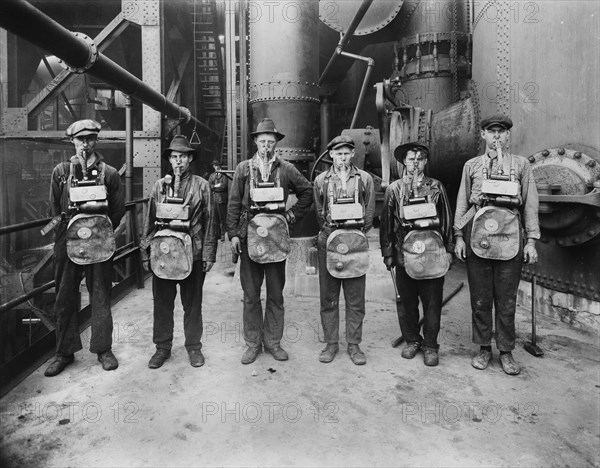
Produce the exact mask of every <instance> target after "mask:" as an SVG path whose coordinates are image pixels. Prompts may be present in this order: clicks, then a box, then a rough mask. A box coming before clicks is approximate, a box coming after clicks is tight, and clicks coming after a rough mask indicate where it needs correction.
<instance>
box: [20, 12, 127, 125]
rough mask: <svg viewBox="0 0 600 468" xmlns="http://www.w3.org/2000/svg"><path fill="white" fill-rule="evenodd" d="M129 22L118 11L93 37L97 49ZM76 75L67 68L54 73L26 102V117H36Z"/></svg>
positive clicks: (103, 46)
mask: <svg viewBox="0 0 600 468" xmlns="http://www.w3.org/2000/svg"><path fill="white" fill-rule="evenodd" d="M130 24H131V23H130V22H129V21H127V20H125V19H124V18H123V14H122V13H119V14H118V15H117V16H116V17H115V18H114V19H113V20H112V21H111V22H110V23H108V25H107V26H106V27H105V28H104V29H103V30H102V31H101V32H100V33H99V34H98V35H97V36H96V38H95V39H94V43H95V44H96V45H97V47H98V51H103V50H104V49H106V48H107V47H108V46H109V45H110V44H111V43H112V42H113V41H114V40H115V39H117V38H118V37H119V35H120V34H121V33H122V32H123V31H124V30H125V29H126V28H127V26H129V25H130ZM77 76H78V75H77V74H76V73H71V72H70V71H68V70H62V71H61V72H60V73H59V74H58V75H56V77H55V78H54V79H53V80H52V81H51V82H50V83H48V84H47V85H46V86H45V87H44V89H42V90H41V91H40V92H39V93H38V94H37V95H36V96H34V97H33V98H32V99H31V100H30V101H29V102H28V103H27V106H25V109H26V110H27V115H28V117H29V118H33V117H36V116H37V115H38V114H39V113H40V112H42V111H43V110H44V109H45V108H46V106H48V104H50V102H51V101H52V100H54V99H56V96H57V95H58V94H59V93H62V92H64V90H65V89H66V88H67V87H68V86H69V85H70V84H71V83H72V82H73V80H74V79H75V78H76V77H77Z"/></svg>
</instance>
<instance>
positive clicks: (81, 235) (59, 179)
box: [45, 119, 125, 377]
mask: <svg viewBox="0 0 600 468" xmlns="http://www.w3.org/2000/svg"><path fill="white" fill-rule="evenodd" d="M100 128H101V127H100V124H99V123H98V122H96V121H95V120H91V119H85V120H78V121H77V122H74V123H73V124H72V125H71V126H69V128H67V131H66V134H67V136H68V137H69V138H70V139H71V142H72V143H73V145H74V146H75V155H74V156H72V157H71V160H70V161H69V162H62V163H60V164H58V165H57V166H56V167H55V168H54V170H53V172H52V181H51V187H50V215H51V216H52V217H53V222H52V223H54V224H53V226H54V229H55V234H54V236H55V237H54V279H55V281H56V286H55V290H56V301H55V303H54V325H55V327H56V330H55V331H56V356H55V358H54V359H53V361H52V362H51V363H50V365H49V366H48V368H47V369H46V371H45V375H46V376H48V377H52V376H55V375H58V374H60V373H61V372H62V371H63V370H64V369H65V368H66V367H67V366H68V365H69V364H71V363H72V362H73V361H74V354H75V352H77V351H79V350H80V349H82V345H81V339H80V334H79V323H78V313H79V300H78V298H79V284H80V283H81V279H82V277H83V275H85V280H86V285H87V289H88V291H89V294H90V305H91V309H92V317H91V330H92V332H91V339H90V352H92V353H95V354H97V355H98V360H99V361H100V363H101V364H102V368H103V369H104V370H107V371H108V370H114V369H116V368H117V367H118V361H117V359H116V357H115V356H114V354H113V353H112V350H111V348H112V332H113V321H112V314H111V308H110V302H111V288H112V258H111V257H112V253H113V252H114V250H113V251H112V252H111V251H109V252H108V254H107V257H110V258H102V261H98V262H95V261H94V260H93V259H92V260H89V261H82V262H80V261H79V260H80V259H78V258H77V256H76V253H75V254H74V255H72V250H71V248H70V246H72V245H73V242H78V243H79V244H78V245H79V246H80V247H79V249H78V250H80V251H81V252H84V251H86V250H88V249H87V248H86V246H85V244H86V240H89V242H88V246H90V245H92V242H93V241H99V242H100V243H106V244H111V243H112V245H114V233H113V232H114V229H115V228H116V227H117V226H118V225H119V223H120V222H121V218H122V217H123V215H124V214H125V200H124V192H123V188H122V186H121V180H120V177H119V173H118V172H117V170H116V169H115V168H114V167H112V166H110V165H108V164H106V163H105V162H104V160H103V157H102V155H101V154H100V153H98V152H97V151H96V143H97V140H98V133H99V132H100ZM98 185H102V186H104V187H105V189H104V187H102V193H103V195H104V198H105V200H102V201H98V203H96V204H95V205H94V202H89V203H86V202H82V203H80V204H79V205H78V206H79V207H80V208H77V209H75V202H74V200H75V196H74V194H75V193H76V192H77V188H80V187H84V186H85V187H84V190H88V189H89V190H90V192H92V191H94V190H97V187H98ZM98 193H100V192H98ZM99 198H101V197H99ZM72 199H73V200H72ZM91 205H94V206H101V207H103V211H102V214H99V215H98V216H95V215H82V214H79V213H80V212H81V211H83V207H84V206H88V207H89V206H91ZM80 209H81V211H80ZM85 217H88V219H89V220H90V222H91V223H93V222H94V221H91V220H96V219H100V220H101V221H102V218H104V221H105V223H107V224H105V225H104V226H103V229H97V226H93V225H92V224H90V225H89V226H83V227H79V228H78V229H76V230H75V237H76V239H72V240H71V238H70V237H69V236H72V235H71V231H73V229H71V223H72V222H73V221H74V220H75V218H85ZM108 220H110V221H108ZM52 223H51V224H52ZM97 232H101V233H104V235H105V236H107V239H95V233H97ZM109 238H110V239H109ZM104 241H105V242H104ZM91 250H94V249H93V247H91ZM86 255H87V252H86ZM92 256H93V255H92ZM76 261H77V263H76Z"/></svg>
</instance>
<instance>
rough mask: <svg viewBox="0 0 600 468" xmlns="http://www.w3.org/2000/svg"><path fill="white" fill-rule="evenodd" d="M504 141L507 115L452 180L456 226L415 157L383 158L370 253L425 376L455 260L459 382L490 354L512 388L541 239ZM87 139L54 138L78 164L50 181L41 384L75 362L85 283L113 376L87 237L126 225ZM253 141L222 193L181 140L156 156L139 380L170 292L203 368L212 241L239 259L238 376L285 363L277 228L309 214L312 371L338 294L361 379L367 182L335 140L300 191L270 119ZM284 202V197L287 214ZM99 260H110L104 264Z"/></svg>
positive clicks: (80, 133) (101, 356)
mask: <svg viewBox="0 0 600 468" xmlns="http://www.w3.org/2000/svg"><path fill="white" fill-rule="evenodd" d="M511 127H512V121H511V120H510V119H509V118H508V117H507V116H504V115H492V116H490V117H487V118H485V119H483V120H482V121H481V138H482V139H483V140H484V141H485V152H484V153H483V154H481V155H478V156H476V157H474V158H472V159H470V160H469V161H467V162H466V164H465V166H464V168H463V173H462V179H461V185H460V189H459V193H458V198H457V205H456V212H455V216H454V217H453V216H452V213H451V209H450V204H449V202H448V197H447V195H446V191H445V188H444V186H443V184H442V183H441V182H440V181H438V180H436V179H433V178H431V177H428V176H427V175H425V171H424V170H425V167H426V165H427V162H428V157H429V148H428V146H427V144H425V143H422V142H413V143H407V144H404V145H401V146H399V147H398V148H396V150H395V152H394V156H395V158H396V159H397V160H398V161H399V162H400V163H402V164H403V166H404V167H405V170H404V174H403V176H402V178H401V179H399V180H397V181H394V182H393V183H391V184H390V185H389V186H388V187H387V189H386V192H385V198H384V205H383V210H382V213H381V216H380V245H381V254H382V257H383V261H384V263H385V265H386V267H387V268H388V269H394V270H395V272H396V275H395V281H396V285H397V288H398V292H399V295H400V298H401V300H399V301H397V313H398V320H399V324H400V328H401V331H402V335H403V337H404V338H405V339H406V346H405V348H404V349H403V350H402V357H403V358H406V359H412V358H414V357H415V356H416V354H417V353H418V352H419V351H420V350H422V351H423V357H424V363H425V365H427V366H436V365H438V362H439V354H438V350H439V345H438V342H437V337H438V333H439V330H440V318H441V305H442V288H443V284H444V276H445V274H446V272H447V271H448V269H449V268H450V265H451V263H452V253H454V254H455V255H456V257H457V258H458V259H459V260H461V261H466V264H467V272H468V281H469V289H470V294H471V307H472V336H473V342H474V343H475V344H478V345H479V346H480V349H479V351H478V352H477V353H476V355H475V356H474V357H473V360H472V362H471V364H472V366H473V367H475V368H477V369H485V368H486V367H487V366H488V364H489V362H490V361H491V359H492V351H491V343H492V339H495V343H496V347H497V348H498V350H499V352H500V361H501V364H502V368H503V369H504V371H505V372H506V373H507V374H510V375H516V374H518V373H519V372H520V367H519V365H518V364H517V363H516V362H515V360H514V358H513V356H512V350H513V349H514V347H515V323H514V320H515V311H516V295H517V288H518V283H519V276H520V270H521V268H522V265H523V262H529V263H534V262H536V261H537V252H536V249H535V241H536V239H538V238H539V224H538V218H537V209H538V199H537V192H536V188H535V181H534V179H533V175H532V172H531V168H530V166H529V163H528V162H527V160H526V159H525V158H523V157H521V156H517V155H512V154H509V153H506V151H505V150H506V148H507V144H508V138H509V133H510V129H511ZM100 129H101V128H100V124H98V123H97V122H95V121H93V120H89V119H86V120H80V121H77V122H75V123H73V124H72V125H71V126H70V127H69V128H68V129H67V136H69V137H70V138H71V141H72V142H73V144H74V147H75V153H76V154H75V155H74V156H73V157H72V158H71V160H70V161H69V162H64V163H60V164H59V165H57V166H56V167H55V169H54V171H53V174H52V180H51V190H50V210H51V215H52V216H53V217H54V218H53V223H54V224H53V227H55V245H54V267H55V279H56V302H55V307H54V321H55V326H56V355H55V357H54V359H53V360H52V361H51V362H50V364H49V366H48V367H47V369H46V371H45V375H46V376H55V375H58V374H60V373H61V372H62V371H63V370H64V369H65V368H66V367H67V366H68V365H69V364H71V363H72V362H73V361H74V353H75V352H77V351H79V350H81V349H82V344H81V339H80V335H79V326H78V322H77V317H78V312H79V311H78V301H77V290H78V287H79V283H80V282H81V279H82V276H83V275H84V274H85V277H86V283H87V287H88V290H89V292H90V303H91V309H92V320H91V340H90V351H91V352H92V353H96V354H97V356H98V360H99V361H100V363H101V364H102V367H103V369H105V370H114V369H116V368H117V367H118V361H117V359H116V357H115V356H114V354H113V352H112V328H113V322H112V315H111V309H110V290H111V285H112V283H111V277H112V266H111V265H112V253H111V251H110V245H111V243H110V242H106V241H105V240H103V239H100V241H98V239H96V237H98V236H100V237H102V236H108V237H110V234H111V233H112V232H111V230H112V227H113V226H118V225H119V223H120V221H121V218H122V217H123V216H124V214H125V206H124V194H123V190H122V187H121V183H120V179H119V174H118V172H117V171H116V170H115V169H114V168H113V167H111V166H110V165H108V164H106V163H105V162H104V161H103V158H102V155H101V154H100V153H99V152H98V151H96V144H97V137H98V133H99V132H100ZM251 136H252V138H253V139H254V142H255V144H256V148H257V150H256V152H255V154H254V155H253V156H252V157H251V158H250V159H247V160H244V161H242V162H241V163H240V164H239V165H238V166H237V168H236V170H235V174H234V176H233V180H232V181H231V182H230V183H227V181H226V178H225V177H223V178H221V177H219V172H218V171H217V172H216V173H215V174H214V175H211V177H209V181H207V180H205V179H204V178H202V177H200V176H197V175H194V174H192V172H191V170H190V163H191V162H192V161H193V158H194V154H195V150H194V149H193V148H192V147H191V146H190V144H189V143H188V141H187V139H186V138H185V137H183V136H180V135H179V136H175V137H174V138H173V140H172V141H171V144H170V146H169V148H167V149H166V150H165V152H164V153H163V158H165V159H166V160H168V162H169V163H170V165H171V169H172V171H169V174H167V175H166V176H165V177H164V178H161V179H159V180H157V181H156V183H155V184H154V187H153V189H152V191H151V194H150V197H149V203H148V206H147V210H146V217H145V222H144V228H143V238H142V242H141V250H142V258H143V263H144V267H145V268H146V269H147V270H148V271H152V272H153V278H152V291H153V298H154V305H153V316H154V324H153V341H154V343H155V345H156V351H155V353H154V355H153V356H152V357H151V358H150V361H149V364H148V365H149V367H150V368H153V369H156V368H159V367H161V366H162V365H163V364H164V363H165V361H166V360H167V359H169V357H170V356H171V348H172V345H173V329H174V321H173V311H174V302H175V298H176V294H177V289H176V286H177V284H179V286H180V296H181V302H182V305H183V310H184V316H183V328H184V337H185V348H186V350H187V352H188V356H189V360H190V364H191V365H192V366H194V367H200V366H202V365H203V364H204V355H203V353H202V343H201V338H202V333H203V323H202V293H203V284H204V280H205V277H206V274H207V273H208V272H209V271H210V269H211V268H212V266H213V264H214V262H215V259H216V250H217V242H218V239H219V237H221V239H223V235H224V231H225V230H226V231H227V235H228V238H229V239H230V244H231V249H232V254H233V255H235V256H239V258H240V269H239V273H240V275H239V276H240V282H241V286H242V289H243V292H244V297H243V333H244V339H245V342H246V345H247V349H246V350H245V352H244V353H243V356H242V358H241V362H242V364H249V363H252V362H254V361H255V360H256V359H257V357H258V355H259V354H260V353H261V352H262V351H263V350H264V351H265V352H267V353H270V354H271V355H272V356H273V358H274V359H276V360H279V361H284V360H287V359H288V354H287V352H286V351H285V350H284V349H283V348H282V347H281V339H282V335H283V330H284V297H283V288H284V284H285V257H286V254H287V252H289V230H288V227H289V225H293V224H294V223H296V222H298V221H299V220H300V219H302V218H303V217H304V216H305V215H306V214H307V213H308V212H309V210H310V209H311V207H312V206H313V201H314V207H315V210H316V215H317V220H318V224H319V228H320V230H319V234H318V237H317V249H318V257H319V262H318V264H319V286H320V315H321V322H322V326H323V331H324V336H325V341H326V343H327V344H326V347H325V348H324V349H323V350H322V351H321V353H320V355H319V361H320V362H322V363H329V362H332V361H333V360H334V358H335V356H336V354H337V353H338V351H339V341H340V337H339V295H340V292H341V289H343V291H344V298H345V303H346V342H347V352H348V355H349V357H350V359H351V360H352V362H353V363H354V364H356V365H364V364H365V363H366V356H365V354H364V352H363V351H362V350H361V349H360V346H359V345H360V343H361V341H362V325H363V319H364V316H365V285H366V266H365V265H368V242H367V240H366V236H365V234H366V232H367V231H369V229H370V228H371V227H372V225H373V217H374V212H375V191H374V184H373V179H372V177H371V176H370V174H368V173H367V172H365V171H363V170H361V169H359V168H358V167H356V166H355V165H354V164H353V163H352V159H353V157H354V154H355V143H354V141H353V140H352V139H351V138H350V137H348V136H344V135H342V136H338V137H336V138H334V139H333V140H332V141H331V142H329V144H328V145H327V150H328V151H329V155H330V157H331V160H332V166H331V168H330V169H329V170H327V171H325V172H323V173H321V174H319V176H318V177H317V178H316V179H315V181H314V184H312V185H311V183H310V182H309V181H308V180H307V179H306V178H305V177H304V176H303V175H302V174H301V173H300V172H299V171H298V170H297V169H296V168H295V166H294V165H292V164H291V163H289V162H287V161H285V160H283V159H281V158H280V157H279V156H277V153H276V152H275V148H276V146H277V144H278V142H279V141H280V140H282V139H283V138H284V135H283V134H282V133H280V132H279V131H278V130H277V128H276V127H275V124H274V122H273V121H272V120H271V119H268V118H265V119H263V120H262V121H261V122H260V123H259V124H258V126H257V129H256V131H255V132H252V133H251ZM90 186H93V188H92V189H90ZM98 187H100V188H101V189H102V191H101V193H100V195H98V193H99V192H98V193H97V192H94V197H96V199H95V200H94V201H91V199H89V198H86V197H85V196H84V195H82V194H83V193H85V194H88V197H89V196H90V195H89V193H90V191H97V190H99V188H98ZM227 190H228V195H227V196H226V195H225V194H226V193H227ZM290 193H293V194H295V196H296V202H295V203H294V204H293V205H291V206H289V204H288V196H289V194H290ZM97 199H101V200H102V201H101V202H98V201H97ZM99 203H100V204H99ZM453 218H454V222H453V221H452V220H453ZM112 244H114V239H112ZM106 246H108V247H107V248H108V251H107V252H106V254H105V255H104V257H102V256H101V251H102V249H104V248H105V247H106ZM90 251H92V254H90ZM113 252H114V246H113ZM90 255H91V258H90ZM365 259H367V260H366V261H365ZM263 281H264V282H266V295H267V297H266V303H265V310H264V313H263V307H262V303H261V296H260V295H261V286H262V284H263ZM419 299H420V300H421V303H422V306H423V320H422V323H423V327H422V332H421V324H420V323H419V309H418V303H419ZM493 310H494V312H495V314H493V312H492V311H493ZM493 330H495V331H493ZM492 335H494V336H492Z"/></svg>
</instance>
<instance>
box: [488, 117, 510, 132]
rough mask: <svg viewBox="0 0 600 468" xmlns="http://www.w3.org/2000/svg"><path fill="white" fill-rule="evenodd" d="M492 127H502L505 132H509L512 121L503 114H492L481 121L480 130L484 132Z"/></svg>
mask: <svg viewBox="0 0 600 468" xmlns="http://www.w3.org/2000/svg"><path fill="white" fill-rule="evenodd" d="M492 125H500V126H501V127H504V128H505V129H506V130H510V129H511V127H512V126H513V123H512V120H510V118H509V117H508V116H506V115H504V114H493V115H490V116H488V117H486V118H485V119H483V120H482V121H481V128H482V129H483V130H485V129H486V128H488V127H491V126H492Z"/></svg>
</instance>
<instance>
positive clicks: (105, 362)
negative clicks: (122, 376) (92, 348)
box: [98, 349, 119, 371]
mask: <svg viewBox="0 0 600 468" xmlns="http://www.w3.org/2000/svg"><path fill="white" fill-rule="evenodd" d="M98 361H100V363H101V364H102V369H104V370H106V371H109V370H115V369H116V368H117V367H119V361H117V358H116V357H115V355H114V354H113V352H112V350H110V349H109V350H108V351H104V352H102V353H98Z"/></svg>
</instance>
